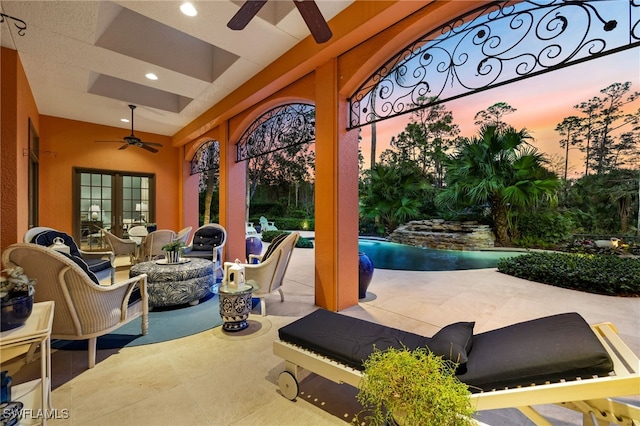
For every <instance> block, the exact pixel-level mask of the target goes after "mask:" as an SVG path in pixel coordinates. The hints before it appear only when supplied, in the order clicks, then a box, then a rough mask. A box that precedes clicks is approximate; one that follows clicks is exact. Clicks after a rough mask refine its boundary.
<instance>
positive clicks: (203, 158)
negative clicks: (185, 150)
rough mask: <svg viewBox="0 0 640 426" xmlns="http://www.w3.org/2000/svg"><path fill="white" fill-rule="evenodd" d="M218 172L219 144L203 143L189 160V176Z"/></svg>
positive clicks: (212, 141) (214, 142)
mask: <svg viewBox="0 0 640 426" xmlns="http://www.w3.org/2000/svg"><path fill="white" fill-rule="evenodd" d="M210 170H212V171H213V172H214V173H217V172H218V171H219V170H220V142H218V141H216V140H210V141H208V142H205V143H203V144H202V145H201V146H200V148H198V150H197V151H196V153H195V154H194V155H193V158H192V159H191V173H190V174H191V175H195V174H198V173H204V172H208V171H210Z"/></svg>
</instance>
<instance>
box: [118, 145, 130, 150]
mask: <svg viewBox="0 0 640 426" xmlns="http://www.w3.org/2000/svg"><path fill="white" fill-rule="evenodd" d="M127 148H129V144H128V143H125V144H124V145H122V146H121V147H120V148H118V150H120V149H127Z"/></svg>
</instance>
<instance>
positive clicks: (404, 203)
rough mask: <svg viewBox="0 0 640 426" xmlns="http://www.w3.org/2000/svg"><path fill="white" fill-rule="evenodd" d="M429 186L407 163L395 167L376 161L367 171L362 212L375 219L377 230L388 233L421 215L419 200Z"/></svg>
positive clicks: (416, 170) (420, 174)
mask: <svg viewBox="0 0 640 426" xmlns="http://www.w3.org/2000/svg"><path fill="white" fill-rule="evenodd" d="M428 187H429V184H428V183H427V181H426V179H425V177H424V175H422V173H420V171H419V170H418V169H417V168H415V167H411V165H410V164H406V165H405V167H397V166H390V165H386V164H381V163H377V164H375V165H374V166H373V168H372V169H371V170H369V177H368V181H367V182H366V190H365V193H364V194H363V196H362V197H361V201H360V210H361V213H362V214H363V215H364V216H366V217H369V218H372V219H375V221H376V225H377V226H378V231H379V232H381V233H386V232H390V231H392V230H393V229H395V228H396V226H398V224H400V223H403V222H406V221H408V220H411V219H413V218H415V217H417V216H418V215H419V214H420V206H421V202H420V200H421V199H423V198H424V197H423V194H424V191H425V190H426V189H427V188H428Z"/></svg>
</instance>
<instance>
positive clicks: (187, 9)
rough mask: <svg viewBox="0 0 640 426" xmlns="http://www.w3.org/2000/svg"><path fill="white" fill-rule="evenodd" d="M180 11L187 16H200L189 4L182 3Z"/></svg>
mask: <svg viewBox="0 0 640 426" xmlns="http://www.w3.org/2000/svg"><path fill="white" fill-rule="evenodd" d="M180 11H181V12H182V13H184V14H185V15H187V16H196V15H197V14H198V11H197V10H196V8H195V7H194V6H193V5H192V4H191V3H189V2H185V3H182V4H181V5H180Z"/></svg>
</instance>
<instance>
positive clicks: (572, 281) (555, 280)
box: [498, 253, 640, 296]
mask: <svg viewBox="0 0 640 426" xmlns="http://www.w3.org/2000/svg"><path fill="white" fill-rule="evenodd" d="M498 271H500V272H503V273H505V274H508V275H513V276H515V277H518V278H524V279H527V280H531V281H536V282H541V283H545V284H551V285H554V286H557V287H564V288H570V289H574V290H580V291H585V292H588V293H597V294H604V295H609V296H638V295H640V259H634V258H624V257H619V256H610V255H597V254H596V255H591V254H572V253H529V254H525V255H522V256H516V257H512V258H508V259H501V260H500V261H499V262H498Z"/></svg>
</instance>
